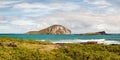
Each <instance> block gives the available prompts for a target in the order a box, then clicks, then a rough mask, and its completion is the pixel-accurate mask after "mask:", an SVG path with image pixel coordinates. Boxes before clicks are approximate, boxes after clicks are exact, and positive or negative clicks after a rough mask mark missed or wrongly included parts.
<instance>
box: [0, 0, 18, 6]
mask: <svg viewBox="0 0 120 60" xmlns="http://www.w3.org/2000/svg"><path fill="white" fill-rule="evenodd" d="M18 2H20V1H10V0H5V1H0V8H5V7H9V6H10V4H14V3H18Z"/></svg>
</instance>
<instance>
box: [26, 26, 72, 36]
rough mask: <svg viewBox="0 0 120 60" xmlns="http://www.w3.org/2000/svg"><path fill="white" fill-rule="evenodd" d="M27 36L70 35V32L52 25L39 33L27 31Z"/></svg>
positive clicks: (62, 27)
mask: <svg viewBox="0 0 120 60" xmlns="http://www.w3.org/2000/svg"><path fill="white" fill-rule="evenodd" d="M27 34H71V30H69V29H67V28H65V27H64V26H62V25H52V26H50V27H48V28H45V29H42V30H40V31H29V32H27Z"/></svg>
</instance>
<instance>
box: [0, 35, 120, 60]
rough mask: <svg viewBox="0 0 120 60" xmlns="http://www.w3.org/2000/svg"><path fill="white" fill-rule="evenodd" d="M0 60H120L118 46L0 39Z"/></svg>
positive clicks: (119, 47)
mask: <svg viewBox="0 0 120 60" xmlns="http://www.w3.org/2000/svg"><path fill="white" fill-rule="evenodd" d="M0 60H120V45H100V44H86V45H84V44H75V43H71V44H64V45H60V44H53V43H52V42H42V41H35V40H21V39H16V38H10V37H1V38H0Z"/></svg>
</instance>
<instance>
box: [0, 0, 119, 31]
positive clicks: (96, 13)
mask: <svg viewBox="0 0 120 60" xmlns="http://www.w3.org/2000/svg"><path fill="white" fill-rule="evenodd" d="M119 6H120V0H0V33H25V32H27V31H31V30H40V29H43V28H46V27H48V26H51V25H54V24H60V25H63V26H65V27H67V28H68V29H70V30H72V33H85V32H93V31H106V32H108V33H120V7H119Z"/></svg>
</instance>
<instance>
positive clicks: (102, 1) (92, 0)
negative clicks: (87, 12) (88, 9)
mask: <svg viewBox="0 0 120 60" xmlns="http://www.w3.org/2000/svg"><path fill="white" fill-rule="evenodd" d="M84 2H86V3H88V4H95V5H110V4H109V3H108V2H107V1H106V0H84Z"/></svg>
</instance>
